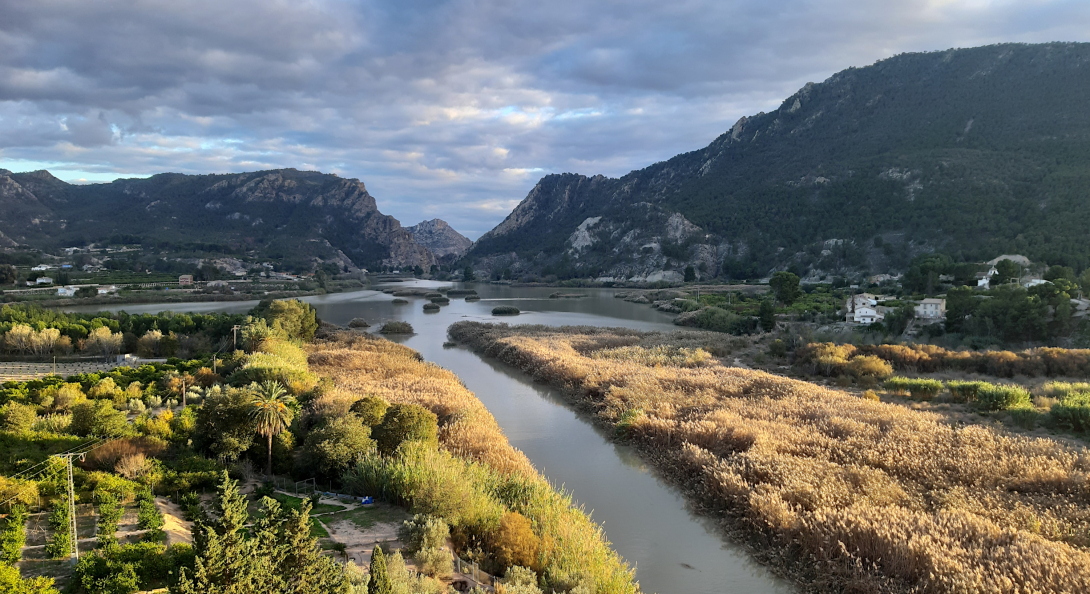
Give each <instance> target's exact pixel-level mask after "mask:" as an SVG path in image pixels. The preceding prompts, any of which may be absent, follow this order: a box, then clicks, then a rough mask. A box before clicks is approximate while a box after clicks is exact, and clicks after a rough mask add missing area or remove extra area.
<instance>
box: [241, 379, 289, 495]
mask: <svg viewBox="0 0 1090 594" xmlns="http://www.w3.org/2000/svg"><path fill="white" fill-rule="evenodd" d="M286 396H287V390H285V389H284V386H282V385H281V384H280V382H276V381H272V380H266V381H264V382H262V383H261V385H260V386H259V387H258V388H257V390H255V394H254V400H253V402H252V404H251V406H252V407H253V409H252V410H251V411H250V418H251V419H252V420H253V422H254V425H255V427H254V428H255V429H256V430H257V434H258V435H261V436H262V437H264V438H265V439H266V440H267V442H268V446H269V459H268V464H267V466H266V467H265V468H266V470H265V474H267V475H269V476H272V454H273V437H276V436H277V435H279V434H280V433H281V432H282V431H284V430H286V429H287V428H288V425H291V418H292V416H293V414H292V410H291V409H290V408H288V399H287V397H286Z"/></svg>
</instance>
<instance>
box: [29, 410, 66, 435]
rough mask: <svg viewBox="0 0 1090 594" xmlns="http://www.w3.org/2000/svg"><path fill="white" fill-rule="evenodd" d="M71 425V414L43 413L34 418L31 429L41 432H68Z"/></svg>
mask: <svg viewBox="0 0 1090 594" xmlns="http://www.w3.org/2000/svg"><path fill="white" fill-rule="evenodd" d="M71 427H72V415H70V414H64V413H56V414H52V415H45V416H41V417H38V418H37V419H35V420H34V426H33V427H32V428H31V430H32V431H38V432H41V433H68V431H69V429H71Z"/></svg>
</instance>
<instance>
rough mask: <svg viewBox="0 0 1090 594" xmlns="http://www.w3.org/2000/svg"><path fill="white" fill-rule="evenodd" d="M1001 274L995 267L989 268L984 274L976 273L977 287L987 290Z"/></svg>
mask: <svg viewBox="0 0 1090 594" xmlns="http://www.w3.org/2000/svg"><path fill="white" fill-rule="evenodd" d="M997 274H999V271H998V270H996V269H995V266H992V267H990V268H988V270H986V271H984V272H978V273H976V286H978V287H982V288H985V289H987V288H988V287H990V286H991V285H992V277H993V276H995V275H997Z"/></svg>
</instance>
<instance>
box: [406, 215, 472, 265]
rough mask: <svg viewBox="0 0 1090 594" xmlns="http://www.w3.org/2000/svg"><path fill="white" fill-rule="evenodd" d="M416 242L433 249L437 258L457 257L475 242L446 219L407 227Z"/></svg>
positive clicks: (432, 251)
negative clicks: (455, 228)
mask: <svg viewBox="0 0 1090 594" xmlns="http://www.w3.org/2000/svg"><path fill="white" fill-rule="evenodd" d="M406 230H408V231H409V233H412V235H413V240H414V241H416V243H418V244H420V245H422V246H424V247H426V248H428V249H429V250H431V253H433V254H435V257H436V258H447V257H448V256H449V257H450V259H457V258H459V257H461V256H462V254H464V253H466V251H468V250H469V248H470V246H472V245H473V242H472V241H470V240H469V238H467V237H466V236H464V235H462V234H461V233H459V232H457V231H455V230H454V229H453V228H452V227H451V226H450V225H448V224H447V222H446V221H444V220H442V219H432V220H430V221H424V222H422V223H419V224H417V225H413V226H412V227H406Z"/></svg>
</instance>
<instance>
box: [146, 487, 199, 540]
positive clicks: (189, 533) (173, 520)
mask: <svg viewBox="0 0 1090 594" xmlns="http://www.w3.org/2000/svg"><path fill="white" fill-rule="evenodd" d="M155 505H156V506H157V507H158V508H159V512H160V513H162V514H163V532H166V534H167V546H170V545H173V544H178V543H183V544H188V545H191V544H193V522H187V521H186V520H185V519H184V518H185V515H184V514H183V513H182V508H181V507H180V506H178V505H176V504H175V503H173V502H172V501H170V500H169V499H167V498H166V497H156V498H155Z"/></svg>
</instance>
